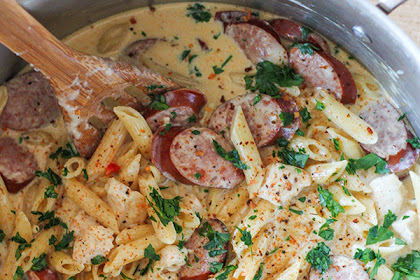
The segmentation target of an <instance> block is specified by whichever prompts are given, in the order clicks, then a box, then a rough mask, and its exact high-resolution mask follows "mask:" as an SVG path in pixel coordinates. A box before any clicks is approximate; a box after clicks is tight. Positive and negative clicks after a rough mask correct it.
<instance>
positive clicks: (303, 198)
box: [298, 196, 306, 203]
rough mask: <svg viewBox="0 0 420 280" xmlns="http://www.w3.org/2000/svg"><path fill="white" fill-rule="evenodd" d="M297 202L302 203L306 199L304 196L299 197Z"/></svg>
mask: <svg viewBox="0 0 420 280" xmlns="http://www.w3.org/2000/svg"><path fill="white" fill-rule="evenodd" d="M298 200H299V201H300V202H302V203H303V202H305V201H306V197H305V196H302V197H299V198H298Z"/></svg>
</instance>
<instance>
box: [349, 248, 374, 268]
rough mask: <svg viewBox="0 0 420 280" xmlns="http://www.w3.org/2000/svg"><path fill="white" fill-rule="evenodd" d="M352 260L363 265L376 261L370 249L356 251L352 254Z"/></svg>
mask: <svg viewBox="0 0 420 280" xmlns="http://www.w3.org/2000/svg"><path fill="white" fill-rule="evenodd" d="M353 258H354V259H355V260H360V261H362V262H363V263H364V264H367V263H368V262H370V261H373V260H374V259H376V253H375V251H373V250H372V249H370V248H366V249H364V250H362V249H357V252H356V253H355V254H354V256H353Z"/></svg>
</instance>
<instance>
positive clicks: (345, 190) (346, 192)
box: [343, 186, 351, 196]
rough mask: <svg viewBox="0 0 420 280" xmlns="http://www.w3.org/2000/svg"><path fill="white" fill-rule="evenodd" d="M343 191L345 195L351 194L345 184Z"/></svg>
mask: <svg viewBox="0 0 420 280" xmlns="http://www.w3.org/2000/svg"><path fill="white" fill-rule="evenodd" d="M343 191H344V193H345V194H346V195H348V196H351V193H350V192H349V190H348V189H347V188H346V187H345V186H343Z"/></svg>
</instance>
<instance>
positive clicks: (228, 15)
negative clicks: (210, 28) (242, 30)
mask: <svg viewBox="0 0 420 280" xmlns="http://www.w3.org/2000/svg"><path fill="white" fill-rule="evenodd" d="M251 18H254V17H253V16H252V15H251V16H250V18H248V13H247V12H242V11H221V12H217V13H216V14H215V15H214V19H215V20H216V21H220V22H222V23H223V25H224V27H226V26H227V25H229V24H233V23H241V22H247V21H248V20H249V19H251Z"/></svg>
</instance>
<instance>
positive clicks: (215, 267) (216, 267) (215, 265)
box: [210, 262, 223, 273]
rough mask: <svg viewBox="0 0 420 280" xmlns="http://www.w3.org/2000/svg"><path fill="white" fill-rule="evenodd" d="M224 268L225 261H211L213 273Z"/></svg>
mask: <svg viewBox="0 0 420 280" xmlns="http://www.w3.org/2000/svg"><path fill="white" fill-rule="evenodd" d="M222 268H223V263H219V262H211V263H210V272H211V273H217V272H219V271H220V270H222Z"/></svg>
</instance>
